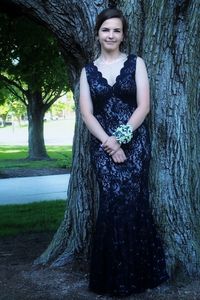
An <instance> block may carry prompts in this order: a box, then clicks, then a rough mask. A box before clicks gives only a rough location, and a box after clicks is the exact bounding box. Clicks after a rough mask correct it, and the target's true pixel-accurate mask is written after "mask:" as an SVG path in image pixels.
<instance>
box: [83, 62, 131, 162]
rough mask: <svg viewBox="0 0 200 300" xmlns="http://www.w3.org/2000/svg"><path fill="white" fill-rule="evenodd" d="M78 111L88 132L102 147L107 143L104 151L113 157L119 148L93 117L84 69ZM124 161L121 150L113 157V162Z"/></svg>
mask: <svg viewBox="0 0 200 300" xmlns="http://www.w3.org/2000/svg"><path fill="white" fill-rule="evenodd" d="M79 103H80V110H81V115H82V118H83V121H84V122H85V124H86V126H87V128H88V130H89V131H90V132H91V133H92V134H93V135H94V136H95V137H96V138H97V139H98V140H100V141H101V143H102V145H104V143H106V142H107V143H108V144H109V147H107V148H106V149H105V151H106V152H107V153H108V154H109V155H113V154H114V153H115V152H116V151H117V150H119V148H120V144H119V143H118V142H117V141H116V139H115V137H113V136H109V135H108V134H107V133H106V132H105V131H104V129H103V128H102V126H101V125H100V123H99V122H98V120H97V119H96V118H95V117H94V115H93V105H92V99H91V95H90V89H89V85H88V81H87V77H86V72H85V68H83V69H82V72H81V77H80V99H79ZM125 159H126V156H125V154H124V151H123V150H122V149H121V151H119V152H118V153H117V154H116V156H114V157H113V160H114V161H115V162H123V161H124V160H125Z"/></svg>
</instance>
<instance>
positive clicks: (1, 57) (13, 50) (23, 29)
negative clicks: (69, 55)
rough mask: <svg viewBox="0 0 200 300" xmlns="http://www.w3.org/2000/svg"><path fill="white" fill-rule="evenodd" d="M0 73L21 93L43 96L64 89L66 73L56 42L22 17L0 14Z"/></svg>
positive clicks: (46, 31)
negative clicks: (20, 88)
mask: <svg viewBox="0 0 200 300" xmlns="http://www.w3.org/2000/svg"><path fill="white" fill-rule="evenodd" d="M0 27H1V31H0V66H1V67H0V71H1V74H4V75H5V74H7V75H8V77H9V78H10V79H12V80H13V81H15V82H17V83H18V84H19V85H20V86H21V87H23V88H24V89H25V90H27V89H29V90H31V91H32V92H33V91H37V90H39V91H42V93H43V97H45V96H46V95H47V94H48V96H50V94H51V93H53V94H54V95H55V94H56V93H60V92H61V91H63V90H67V88H68V85H67V84H68V79H67V70H66V66H65V63H64V61H63V58H62V55H61V52H60V50H59V47H58V43H57V41H56V39H55V38H54V37H53V36H52V34H50V33H49V31H48V30H47V29H46V28H44V27H43V26H41V25H38V24H36V23H34V22H32V21H31V20H29V19H28V18H26V17H18V18H12V19H11V18H9V17H8V16H7V15H6V14H0Z"/></svg>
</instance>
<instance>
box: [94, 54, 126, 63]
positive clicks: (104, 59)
mask: <svg viewBox="0 0 200 300" xmlns="http://www.w3.org/2000/svg"><path fill="white" fill-rule="evenodd" d="M125 56H126V54H124V53H122V52H120V51H116V52H110V53H108V52H104V51H102V52H101V54H100V56H99V58H98V60H99V62H101V63H104V64H111V63H114V62H117V61H119V60H121V59H123V58H125Z"/></svg>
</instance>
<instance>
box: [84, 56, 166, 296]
mask: <svg viewBox="0 0 200 300" xmlns="http://www.w3.org/2000/svg"><path fill="white" fill-rule="evenodd" d="M85 70H86V76H87V81H88V84H89V88H90V94H91V98H92V104H93V114H94V116H95V117H96V119H97V120H98V121H99V123H100V124H101V126H102V127H103V129H104V130H105V131H106V132H107V134H108V135H112V134H113V132H114V131H115V130H116V128H117V127H118V126H119V125H121V124H126V123H127V121H128V120H129V118H130V117H131V115H132V114H133V112H134V110H135V109H136V108H137V98H136V97H137V90H136V82H135V70H136V56H135V55H129V56H128V57H127V60H126V61H125V62H124V65H123V67H122V68H121V70H120V72H119V75H118V76H117V78H116V80H115V83H114V85H113V86H111V85H109V84H108V81H107V80H106V78H104V77H103V75H102V73H101V72H100V71H99V70H98V68H97V66H96V65H95V64H94V63H90V64H87V65H86V66H85ZM121 147H122V149H123V150H124V152H125V155H126V157H127V159H126V161H125V162H123V163H120V164H117V163H115V162H114V161H113V160H112V157H110V156H109V155H108V154H107V153H106V152H105V151H104V149H103V148H102V147H101V143H100V141H99V140H97V139H96V138H95V137H94V136H92V137H91V144H90V151H91V160H92V164H93V167H94V170H95V173H96V177H97V180H98V183H99V189H100V199H99V201H100V202H99V211H98V216H97V221H96V225H95V231H94V234H93V241H92V252H91V264H90V280H89V288H90V289H91V290H92V291H94V292H97V293H99V294H104V293H108V294H110V295H115V296H127V295H130V294H131V293H134V292H141V291H143V290H145V289H146V288H151V287H155V286H157V285H159V284H160V283H162V282H163V281H165V280H166V279H167V278H168V275H167V273H166V270H165V258H164V251H163V247H162V242H161V239H160V237H159V235H158V233H157V229H156V225H155V222H154V220H153V217H152V213H151V209H150V205H149V200H148V170H149V160H150V141H149V134H148V130H147V126H146V123H145V121H144V122H143V123H142V125H141V126H140V127H139V128H137V129H136V130H135V131H134V134H133V138H132V140H131V141H130V142H129V143H128V144H125V145H122V146H121Z"/></svg>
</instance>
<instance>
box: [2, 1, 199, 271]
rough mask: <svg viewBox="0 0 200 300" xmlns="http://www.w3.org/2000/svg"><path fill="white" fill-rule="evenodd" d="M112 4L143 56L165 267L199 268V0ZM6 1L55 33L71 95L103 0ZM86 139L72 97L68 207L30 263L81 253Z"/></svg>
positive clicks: (91, 215) (91, 198)
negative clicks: (148, 85)
mask: <svg viewBox="0 0 200 300" xmlns="http://www.w3.org/2000/svg"><path fill="white" fill-rule="evenodd" d="M115 2H117V3H118V7H119V8H121V9H122V10H123V12H124V13H125V15H126V16H127V18H128V21H129V37H128V40H127V50H128V51H130V52H134V53H136V54H138V55H140V56H142V57H143V58H144V59H145V61H146V64H147V68H148V73H149V77H150V83H151V100H152V102H151V103H152V104H151V114H150V118H149V126H150V129H151V140H152V162H151V176H150V191H151V193H150V195H151V203H152V205H153V207H155V208H156V209H155V217H156V219H157V222H158V224H159V225H160V230H161V232H162V234H163V238H164V240H165V249H166V254H167V265H168V270H169V271H170V272H175V271H180V272H185V271H187V272H188V273H189V274H190V275H194V274H199V267H198V265H199V259H200V237H199V228H200V227H199V225H200V224H199V223H200V214H199V212H200V193H199V189H200V185H199V171H200V170H199V153H200V140H199V138H200V135H199V122H198V121H197V120H199V102H198V98H197V95H198V75H199V68H198V64H197V58H198V57H199V38H198V36H197V30H198V26H197V25H198V3H197V1H195V0H191V1H186V0H185V1H184V0H183V1H181V0H179V1H178V0H177V1H165V0H160V1H155V0H153V1H151V2H149V1H148V0H130V1H125V0H121V1H115ZM9 3H10V5H11V6H10V7H8V9H11V8H12V5H15V6H16V8H17V9H18V10H20V9H21V10H22V11H23V13H26V14H27V15H29V16H30V17H33V18H36V19H37V20H38V21H39V22H42V23H43V24H44V25H45V26H46V27H48V28H49V29H50V30H51V31H52V32H53V33H54V34H55V36H57V38H58V39H59V41H60V44H61V46H62V48H63V52H64V53H65V58H66V61H67V63H68V64H69V65H70V70H71V77H72V78H73V83H74V84H73V85H74V91H75V96H76V99H78V78H79V75H80V70H81V67H82V66H83V64H84V63H85V62H86V61H88V60H91V59H92V58H93V55H94V48H95V47H94V36H93V25H94V21H95V16H96V14H97V13H98V12H99V11H100V10H102V8H104V7H106V6H107V4H108V1H103V0H102V1H101V0H99V1H97V0H96V1H90V0H83V1H76V0H73V1H69V0H60V1H59V2H57V5H55V3H56V2H55V1H53V0H46V1H42V0H34V1H33V0H26V1H25V0H10V1H9ZM4 5H5V4H4ZM13 7H14V6H13ZM89 138H90V136H89V135H88V132H87V131H86V130H85V126H84V125H83V123H82V121H81V119H80V114H79V107H78V103H77V122H76V130H75V139H74V155H73V166H72V174H71V179H70V184H69V190H68V209H67V210H66V214H65V217H64V220H63V222H62V224H61V225H60V227H59V229H58V231H57V233H56V234H55V236H54V238H53V241H52V242H51V244H50V245H49V247H48V249H47V250H46V251H45V252H44V253H43V255H42V256H41V257H40V258H38V260H37V261H36V262H37V263H41V264H44V265H45V264H48V263H49V264H53V265H54V266H56V265H57V266H58V265H64V264H66V263H67V262H68V261H70V260H73V258H77V257H82V258H88V255H89V250H90V240H91V234H92V232H93V224H94V222H95V218H96V212H97V209H98V188H97V186H96V183H95V178H94V175H93V173H92V170H91V165H90V156H89V151H88V141H89Z"/></svg>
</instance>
